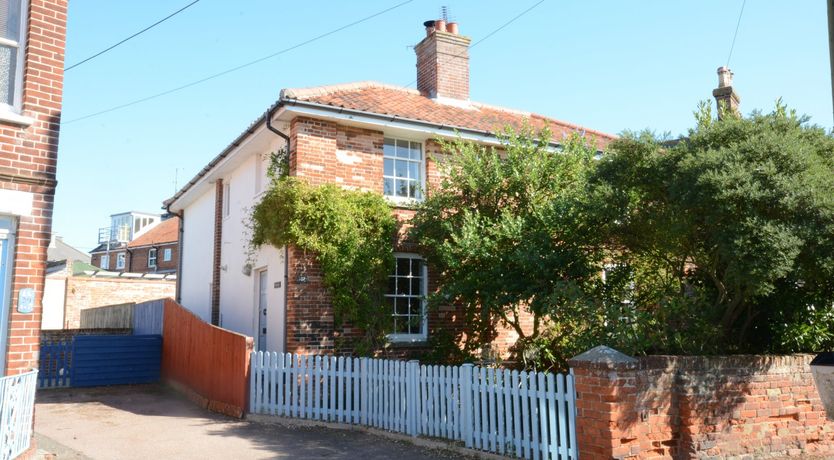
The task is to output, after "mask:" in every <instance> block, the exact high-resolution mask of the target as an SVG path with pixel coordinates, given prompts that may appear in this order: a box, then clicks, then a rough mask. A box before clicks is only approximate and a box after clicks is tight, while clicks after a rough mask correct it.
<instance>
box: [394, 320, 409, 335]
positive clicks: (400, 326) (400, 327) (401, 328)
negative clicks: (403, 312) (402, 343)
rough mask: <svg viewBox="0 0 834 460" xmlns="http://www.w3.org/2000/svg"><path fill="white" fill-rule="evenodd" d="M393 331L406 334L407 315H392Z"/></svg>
mask: <svg viewBox="0 0 834 460" xmlns="http://www.w3.org/2000/svg"><path fill="white" fill-rule="evenodd" d="M394 332H395V333H398V334H408V317H407V316H406V317H402V316H395V317H394Z"/></svg>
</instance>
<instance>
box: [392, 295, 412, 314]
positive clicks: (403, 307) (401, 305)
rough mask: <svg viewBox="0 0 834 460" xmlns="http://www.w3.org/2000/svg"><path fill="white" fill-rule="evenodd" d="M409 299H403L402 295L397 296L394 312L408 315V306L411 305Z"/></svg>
mask: <svg viewBox="0 0 834 460" xmlns="http://www.w3.org/2000/svg"><path fill="white" fill-rule="evenodd" d="M410 301H411V299H408V298H405V299H404V298H402V297H400V298H398V299H397V310H396V313H397V314H398V315H408V314H409V313H410V311H409V308H411V307H410V305H411V304H410Z"/></svg>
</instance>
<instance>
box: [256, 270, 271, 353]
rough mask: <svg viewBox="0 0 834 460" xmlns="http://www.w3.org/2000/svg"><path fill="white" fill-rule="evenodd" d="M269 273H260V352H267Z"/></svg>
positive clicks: (262, 271)
mask: <svg viewBox="0 0 834 460" xmlns="http://www.w3.org/2000/svg"><path fill="white" fill-rule="evenodd" d="M268 287H269V278H268V277H267V271H266V270H261V271H260V272H258V351H266V324H267V323H266V311H267V292H268V291H267V288H268Z"/></svg>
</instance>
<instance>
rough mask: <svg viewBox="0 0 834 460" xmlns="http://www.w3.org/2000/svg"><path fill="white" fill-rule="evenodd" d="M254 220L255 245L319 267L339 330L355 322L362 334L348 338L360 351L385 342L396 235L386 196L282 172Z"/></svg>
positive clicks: (255, 210) (253, 214) (395, 220)
mask: <svg viewBox="0 0 834 460" xmlns="http://www.w3.org/2000/svg"><path fill="white" fill-rule="evenodd" d="M251 217H252V219H251V227H252V228H251V232H252V235H251V237H252V245H253V246H254V247H260V246H262V245H264V244H270V245H273V246H275V247H282V246H286V245H292V246H295V247H297V248H299V249H302V250H304V251H305V252H306V253H308V254H309V257H310V258H311V259H312V258H313V257H314V258H315V260H316V261H317V262H318V263H319V265H320V266H321V269H322V274H323V282H324V285H325V288H326V289H327V290H328V292H329V294H330V296H331V299H332V305H333V310H334V320H335V323H336V325H344V324H346V323H349V324H351V325H352V326H355V327H357V328H359V329H361V330H362V332H363V333H362V335H361V336H360V337H358V338H356V339H351V340H350V344H349V345H350V346H351V347H352V348H353V349H354V351H355V352H357V353H368V352H370V351H372V350H373V349H376V348H378V347H380V346H381V345H383V344H384V341H385V334H386V332H388V331H390V327H389V325H390V321H391V315H390V313H391V312H389V311H388V310H387V308H386V307H385V306H384V302H383V300H384V297H383V296H384V290H385V285H386V281H387V278H388V274H389V273H390V272H391V268H392V267H393V264H394V256H393V245H394V238H395V235H396V232H397V219H396V217H395V216H394V215H393V213H392V212H391V207H390V205H389V204H388V202H387V201H385V198H383V197H382V196H381V195H379V194H374V193H371V192H360V191H355V190H346V189H343V188H342V187H339V186H337V185H330V184H328V185H320V186H313V185H310V184H308V183H306V182H304V181H303V180H300V179H298V178H295V177H289V176H286V175H280V176H276V177H273V182H272V186H271V188H270V189H269V190H268V191H267V193H266V194H264V197H263V199H262V200H261V202H260V203H258V204H257V205H256V206H255V208H254V209H253V210H252V216H251ZM345 345H346V344H345Z"/></svg>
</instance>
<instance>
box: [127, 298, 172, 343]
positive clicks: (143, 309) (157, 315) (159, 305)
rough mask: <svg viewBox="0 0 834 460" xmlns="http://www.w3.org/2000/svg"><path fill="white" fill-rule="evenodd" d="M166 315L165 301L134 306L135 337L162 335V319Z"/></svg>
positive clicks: (133, 325) (151, 301)
mask: <svg viewBox="0 0 834 460" xmlns="http://www.w3.org/2000/svg"><path fill="white" fill-rule="evenodd" d="M164 314H165V299H158V300H149V301H147V302H141V303H137V304H136V305H134V306H133V323H132V327H133V334H134V335H150V334H159V335H162V319H163V316H164Z"/></svg>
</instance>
